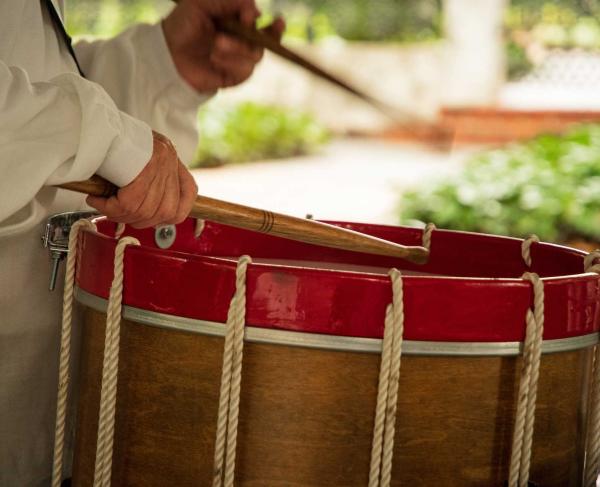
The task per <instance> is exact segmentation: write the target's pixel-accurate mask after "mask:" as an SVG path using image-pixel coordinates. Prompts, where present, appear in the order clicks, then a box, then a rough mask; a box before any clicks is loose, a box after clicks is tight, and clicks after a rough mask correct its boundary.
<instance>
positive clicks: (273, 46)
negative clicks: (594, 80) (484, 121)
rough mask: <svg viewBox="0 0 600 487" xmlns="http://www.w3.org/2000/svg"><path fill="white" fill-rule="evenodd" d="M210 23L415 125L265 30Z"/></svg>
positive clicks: (233, 22) (399, 120)
mask: <svg viewBox="0 0 600 487" xmlns="http://www.w3.org/2000/svg"><path fill="white" fill-rule="evenodd" d="M173 2H174V3H178V0H173ZM213 22H214V23H215V26H216V27H217V30H219V31H221V32H225V33H226V34H229V35H231V36H234V37H237V38H239V39H242V40H244V41H246V42H248V43H250V44H252V45H255V46H259V47H262V48H264V49H268V50H269V51H271V52H273V53H274V54H277V55H278V56H281V57H282V58H284V59H287V60H288V61H290V62H291V63H293V64H295V65H297V66H299V67H301V68H303V69H305V70H307V71H309V72H310V73H312V74H314V75H315V76H318V77H319V78H321V79H324V80H326V81H329V82H330V83H333V84H334V85H336V86H337V87H339V88H341V89H343V90H345V91H347V92H348V93H351V94H352V95H354V96H356V97H358V98H360V99H361V100H362V101H364V102H366V103H368V104H369V105H371V106H372V107H374V108H376V109H377V110H379V111H380V112H381V113H383V114H384V115H386V116H387V117H389V118H391V119H392V120H393V121H394V122H396V123H398V124H400V125H405V124H406V123H407V122H408V121H411V122H412V123H411V125H415V123H414V121H415V120H416V119H417V118H418V117H417V116H416V115H407V114H404V113H401V112H400V110H398V109H396V108H394V107H392V106H391V105H388V104H387V103H384V102H383V101H381V100H378V99H376V98H374V97H372V96H371V95H368V94H366V93H365V92H364V91H362V90H359V89H358V88H356V87H354V86H352V85H350V84H348V83H347V82H345V81H343V80H341V79H340V78H338V77H337V76H335V75H333V74H331V73H329V72H328V71H325V70H324V69H323V68H321V67H319V66H317V65H316V64H314V63H313V62H311V61H309V60H308V59H306V58H305V57H303V56H301V55H300V54H298V53H296V52H294V51H292V50H290V49H288V48H287V47H285V46H283V45H282V44H281V43H280V42H279V41H277V40H276V39H274V38H273V37H271V36H270V35H269V34H267V33H266V32H263V31H260V30H257V29H255V28H251V27H246V26H245V25H243V24H242V23H241V22H239V21H238V20H236V19H233V18H229V19H213ZM418 125H419V126H421V125H422V126H423V127H428V128H433V130H435V127H430V125H431V124H430V123H428V122H426V121H419V122H418ZM416 128H418V127H416Z"/></svg>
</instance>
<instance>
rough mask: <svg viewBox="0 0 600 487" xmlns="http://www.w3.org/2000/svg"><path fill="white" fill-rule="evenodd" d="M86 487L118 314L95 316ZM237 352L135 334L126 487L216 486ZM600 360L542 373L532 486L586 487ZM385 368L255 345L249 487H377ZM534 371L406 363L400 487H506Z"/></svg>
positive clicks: (85, 383)
mask: <svg viewBox="0 0 600 487" xmlns="http://www.w3.org/2000/svg"><path fill="white" fill-rule="evenodd" d="M85 314H86V319H85V325H84V328H83V350H82V362H81V375H80V379H81V380H80V398H79V409H78V424H77V435H76V455H75V460H74V485H76V486H91V485H92V482H93V472H94V455H95V446H96V430H97V424H98V403H99V389H100V388H99V384H100V375H101V368H102V349H103V344H104V326H105V325H104V323H105V319H106V316H105V314H104V313H102V312H99V311H96V310H93V309H92V308H90V307H86V313H85ZM222 350H223V338H221V337H216V336H208V335H203V334H200V333H191V332H189V331H181V330H177V329H165V328H160V327H156V326H149V325H146V324H141V323H136V322H134V321H131V320H127V319H126V320H123V322H122V328H121V352H120V363H119V378H118V393H117V406H116V425H115V444H114V456H113V471H112V485H118V486H145V487H150V486H161V487H162V486H165V485H177V486H188V485H189V486H199V485H200V486H209V485H211V484H212V469H213V449H214V439H215V431H216V422H217V421H216V419H217V408H218V397H219V387H220V377H221V367H222ZM590 359H591V354H590V349H589V348H582V349H579V350H574V351H568V352H558V353H551V354H544V355H543V356H542V360H541V369H540V382H539V389H538V402H537V411H536V423H535V435H534V442H533V455H532V466H531V476H530V478H531V480H532V481H534V482H536V483H537V484H539V485H541V486H544V487H550V486H557V487H558V486H561V487H562V486H568V485H579V482H580V478H581V472H582V461H583V457H584V455H583V449H584V445H583V438H584V437H585V435H584V433H585V432H584V429H585V428H584V425H585V410H586V400H585V399H584V398H585V397H587V387H588V382H589V379H588V376H587V373H586V371H587V370H588V369H589V365H590ZM379 364H380V355H379V354H378V353H364V352H352V351H336V350H326V349H314V348H305V347H298V346H290V345H278V344H270V343H252V342H249V343H246V345H245V348H244V359H243V375H242V387H241V400H240V423H239V430H238V446H237V459H236V485H240V486H248V487H250V486H269V487H278V486H282V487H283V486H297V487H300V486H305V487H308V486H311V487H313V486H314V487H316V486H361V487H364V486H365V485H367V482H368V471H369V461H370V450H371V441H372V433H373V421H374V411H375V401H376V395H377V381H378V374H379ZM520 367H521V359H520V358H519V357H517V356H481V357H477V356H463V357H457V356H452V357H448V356H419V355H404V356H403V357H402V368H401V379H400V389H399V398H398V413H397V422H396V438H395V444H394V460H393V461H394V464H393V470H392V485H423V486H427V485H444V486H461V487H464V486H486V487H487V486H496V485H497V486H500V485H503V483H504V482H505V481H506V479H507V475H508V464H509V456H510V448H511V440H512V431H513V421H514V412H515V408H516V395H517V389H518V384H519V372H520Z"/></svg>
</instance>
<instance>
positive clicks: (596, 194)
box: [400, 125, 600, 242]
mask: <svg viewBox="0 0 600 487" xmlns="http://www.w3.org/2000/svg"><path fill="white" fill-rule="evenodd" d="M400 214H401V219H402V220H404V221H406V220H407V219H417V220H421V221H424V222H427V221H431V222H434V223H435V224H436V225H438V226H439V227H442V228H449V229H456V230H470V231H476V232H485V233H494V234H500V235H512V236H518V237H524V236H526V235H529V234H531V233H536V234H537V235H538V236H539V237H540V238H542V239H544V240H550V241H560V242H565V241H567V240H570V239H573V238H578V239H585V240H592V241H600V126H599V125H583V126H580V127H577V128H575V129H573V130H571V131H570V132H569V133H567V134H566V135H563V136H559V135H544V136H540V137H537V138H535V139H533V140H531V141H529V142H526V143H520V144H514V145H512V146H510V147H507V148H505V149H497V150H491V151H488V152H484V153H482V154H480V155H478V156H475V157H474V158H473V159H472V160H470V161H469V162H468V163H467V166H466V167H465V169H464V171H463V172H462V173H461V174H460V175H459V176H458V177H455V178H452V179H451V180H449V181H442V182H439V183H437V184H433V185H427V186H424V187H422V188H419V189H416V190H413V191H411V192H409V193H406V194H405V195H404V196H403V198H402V200H401V205H400Z"/></svg>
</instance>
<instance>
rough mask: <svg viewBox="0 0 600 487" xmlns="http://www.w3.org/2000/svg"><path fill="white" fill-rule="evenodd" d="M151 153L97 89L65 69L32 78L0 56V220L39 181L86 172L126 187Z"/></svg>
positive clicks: (147, 140) (134, 125) (139, 126)
mask: <svg viewBox="0 0 600 487" xmlns="http://www.w3.org/2000/svg"><path fill="white" fill-rule="evenodd" d="M151 152H152V136H151V132H150V129H149V128H148V127H147V126H146V125H145V124H143V123H141V122H139V121H137V120H134V119H132V118H131V117H129V116H128V115H126V114H124V113H122V112H120V111H119V110H118V109H117V107H116V106H115V105H114V103H113V102H112V101H111V99H110V97H109V96H108V95H107V94H106V93H105V92H104V90H102V88H101V87H99V86H97V85H95V84H94V83H92V82H89V81H86V80H84V79H82V78H81V77H79V76H78V75H75V74H72V73H65V74H62V75H60V76H57V77H55V78H53V79H51V80H49V81H48V82H38V83H32V82H30V80H29V77H28V76H27V73H26V72H25V71H24V70H23V69H21V68H19V67H14V66H7V65H6V64H5V63H3V62H2V61H0V173H1V175H2V177H1V178H0V221H3V220H4V219H6V218H7V217H9V216H10V215H11V214H13V213H14V212H15V211H17V210H19V209H20V208H22V207H23V206H25V205H26V204H27V203H28V202H29V201H31V199H32V198H33V197H34V196H35V194H36V193H37V192H38V191H39V190H40V188H42V187H43V186H44V185H52V184H58V183H62V182H66V181H73V180H79V179H85V178H87V177H89V176H90V175H92V174H93V173H94V172H97V173H99V174H101V175H103V176H104V177H106V178H107V179H109V180H111V181H113V182H114V183H115V184H118V185H121V186H122V185H125V184H128V183H129V182H130V181H131V180H133V179H134V178H135V177H136V176H137V174H138V173H139V172H140V171H141V170H142V168H143V167H144V165H145V164H146V162H147V161H148V159H149V158H150V155H151Z"/></svg>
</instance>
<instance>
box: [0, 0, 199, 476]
mask: <svg viewBox="0 0 600 487" xmlns="http://www.w3.org/2000/svg"><path fill="white" fill-rule="evenodd" d="M55 4H57V6H58V7H59V9H62V7H63V5H62V2H60V3H59V2H55ZM75 50H76V52H77V54H78V58H79V60H80V64H81V66H82V69H83V71H84V73H85V74H86V76H87V77H88V79H87V80H86V79H83V78H81V77H80V76H79V75H78V74H77V72H76V66H75V63H74V62H73V60H72V58H71V56H70V55H69V53H68V50H67V49H66V47H65V45H64V44H63V39H62V37H60V35H58V34H57V32H55V29H54V26H53V24H52V20H51V18H50V17H49V15H48V13H47V12H46V10H45V7H44V6H43V3H41V2H40V0H10V1H8V0H5V1H2V2H0V487H42V486H47V485H49V482H50V475H51V461H52V446H53V440H54V418H55V405H56V388H57V384H56V381H57V369H58V367H57V364H58V359H57V357H58V350H59V328H60V315H61V311H60V310H61V302H62V291H61V289H60V284H61V283H60V282H59V286H58V287H57V289H56V291H54V292H49V291H48V278H49V269H50V268H49V258H48V252H47V250H46V249H43V248H42V246H41V244H40V234H41V232H42V228H43V222H44V221H45V218H46V216H47V215H48V214H49V213H56V212H60V211H68V210H74V209H78V207H81V206H82V205H83V197H82V196H81V195H77V194H75V193H72V192H69V191H62V190H56V189H54V188H51V187H50V186H49V185H52V184H56V183H60V182H63V181H71V180H80V179H85V178H87V177H89V176H90V175H92V174H93V173H95V172H96V173H99V174H101V175H103V176H105V177H106V178H108V179H110V180H111V181H113V182H114V183H116V184H119V185H124V184H127V183H128V182H129V181H131V180H132V179H133V178H134V177H135V176H136V175H137V174H138V173H139V171H140V170H141V169H142V168H143V166H144V165H145V164H146V162H147V161H148V159H149V158H150V154H151V149H152V138H151V131H150V127H152V128H153V129H154V130H157V131H159V132H162V133H164V134H165V135H167V136H168V137H170V138H171V139H172V140H173V141H174V143H175V145H176V147H177V149H178V152H179V153H180V156H182V160H184V161H185V160H188V161H189V160H190V158H191V155H192V154H193V152H194V149H195V147H196V140H197V134H196V129H195V127H196V110H197V106H198V104H199V103H200V102H201V101H202V100H203V99H205V97H203V96H200V95H198V94H197V93H195V92H194V91H193V90H192V89H191V88H190V87H188V85H186V84H185V82H184V81H183V80H181V79H180V78H179V75H178V74H177V72H176V69H175V67H174V65H173V62H172V60H171V58H170V56H169V52H168V48H167V46H166V44H165V40H164V37H163V34H162V29H161V27H160V26H159V25H156V26H148V25H139V26H135V27H133V28H132V29H129V30H127V31H126V32H124V33H123V34H121V35H119V36H118V37H116V38H115V39H111V40H107V41H98V42H92V43H89V42H81V43H79V44H77V45H76V46H75ZM77 330H78V327H77V322H75V326H74V334H75V335H77ZM75 338H76V337H75ZM76 350H77V347H75V351H76ZM75 375H76V374H75ZM74 382H76V380H75V381H74ZM72 412H73V411H71V413H72ZM70 418H71V419H72V414H71V416H70ZM66 446H67V450H68V449H69V447H70V435H67V445H66ZM66 464H67V469H68V465H69V458H68V454H67V458H66Z"/></svg>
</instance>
